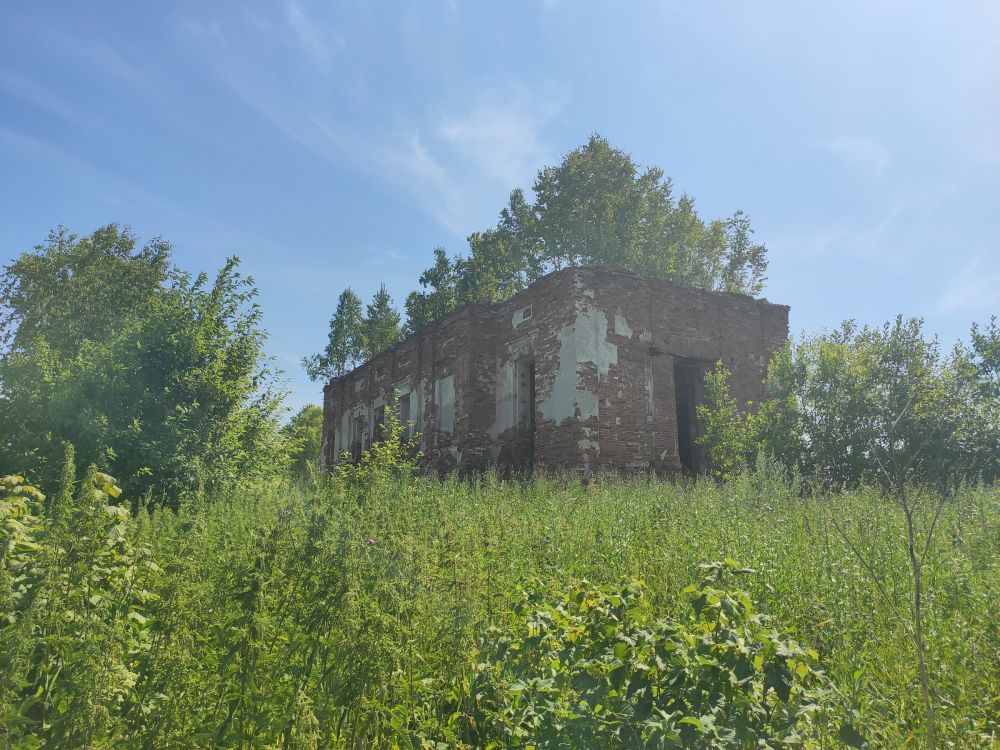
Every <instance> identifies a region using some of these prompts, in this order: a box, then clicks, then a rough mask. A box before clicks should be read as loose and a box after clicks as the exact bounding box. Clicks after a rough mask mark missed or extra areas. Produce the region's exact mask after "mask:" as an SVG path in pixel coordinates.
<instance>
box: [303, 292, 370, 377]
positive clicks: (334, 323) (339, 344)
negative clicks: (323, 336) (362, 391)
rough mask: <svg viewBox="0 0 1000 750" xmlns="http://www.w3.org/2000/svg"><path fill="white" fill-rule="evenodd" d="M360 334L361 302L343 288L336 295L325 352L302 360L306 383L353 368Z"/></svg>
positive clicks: (357, 358)
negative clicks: (335, 306)
mask: <svg viewBox="0 0 1000 750" xmlns="http://www.w3.org/2000/svg"><path fill="white" fill-rule="evenodd" d="M363 335H364V316H363V315H362V312H361V300H360V299H359V298H358V295H357V294H355V293H354V290H353V289H351V288H350V287H347V289H345V290H344V291H342V292H341V293H340V297H339V299H338V300H337V310H336V311H335V312H334V314H333V317H331V318H330V333H329V340H328V342H327V345H326V349H324V350H323V351H322V352H320V353H319V354H314V355H312V356H311V357H305V358H303V360H302V366H303V367H304V368H305V370H306V374H307V375H308V376H309V378H310V380H323V381H327V380H330V379H331V378H335V377H340V376H341V375H343V374H344V373H346V372H349V371H350V370H351V369H352V368H353V367H355V366H356V365H357V364H358V362H359V361H360V360H361V358H362V349H363Z"/></svg>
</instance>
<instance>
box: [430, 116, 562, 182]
mask: <svg viewBox="0 0 1000 750" xmlns="http://www.w3.org/2000/svg"><path fill="white" fill-rule="evenodd" d="M498 98H500V97H498ZM522 98H524V97H522ZM550 116H551V115H550V113H549V112H547V111H545V110H544V109H542V108H538V107H533V106H532V105H531V103H530V102H523V101H522V102H519V101H517V100H516V99H515V100H514V101H508V102H506V103H501V102H499V101H493V102H488V103H484V104H480V105H477V106H475V107H473V108H472V109H471V110H469V111H468V112H465V113H462V114H459V115H452V116H448V117H444V118H442V119H441V121H440V123H439V125H438V134H439V135H440V137H441V139H442V141H443V142H444V143H445V144H447V146H448V147H450V148H451V149H453V150H454V151H455V152H456V154H457V155H458V156H459V157H461V158H462V159H466V160H468V161H470V162H472V164H473V165H474V166H475V167H477V168H478V169H479V170H480V171H482V172H483V173H484V174H485V175H487V176H489V177H491V178H493V179H496V180H498V181H500V182H502V183H504V184H506V185H509V186H510V187H511V188H513V187H514V186H515V185H524V184H525V182H527V181H530V179H531V178H532V177H533V176H534V173H535V172H536V171H537V169H538V167H539V166H540V165H541V164H542V163H543V162H544V161H545V160H546V159H547V158H548V157H549V156H550V154H549V152H548V149H547V148H546V147H545V145H544V144H543V143H542V141H541V134H540V133H539V129H540V126H541V124H542V121H544V120H545V119H547V118H548V117H550Z"/></svg>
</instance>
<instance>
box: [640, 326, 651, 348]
mask: <svg viewBox="0 0 1000 750" xmlns="http://www.w3.org/2000/svg"><path fill="white" fill-rule="evenodd" d="M639 341H641V342H642V343H644V344H651V343H653V334H652V333H650V332H649V331H647V330H645V329H643V330H642V332H641V333H640V334H639Z"/></svg>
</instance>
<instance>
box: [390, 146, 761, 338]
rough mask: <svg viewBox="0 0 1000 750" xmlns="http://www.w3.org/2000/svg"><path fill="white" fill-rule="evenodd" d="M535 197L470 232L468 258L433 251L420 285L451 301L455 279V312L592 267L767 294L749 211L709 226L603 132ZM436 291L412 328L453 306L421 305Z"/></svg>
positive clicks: (551, 174)
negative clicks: (550, 276) (553, 275)
mask: <svg viewBox="0 0 1000 750" xmlns="http://www.w3.org/2000/svg"><path fill="white" fill-rule="evenodd" d="M533 191H534V195H535V200H534V202H530V201H529V200H527V198H526V197H525V194H524V192H523V191H522V190H520V189H516V190H514V191H513V192H511V194H510V199H509V201H508V204H507V206H506V207H505V208H504V209H503V210H502V211H501V213H500V219H499V221H498V223H497V225H496V227H494V228H492V229H487V230H485V231H482V232H474V233H472V234H471V235H469V238H468V243H469V252H468V255H467V256H465V257H456V258H455V259H454V260H452V261H447V259H446V257H445V256H444V252H443V251H440V252H438V251H435V265H434V266H433V267H432V268H430V269H428V270H427V271H426V272H425V274H424V276H422V277H421V284H423V285H424V286H425V287H426V286H428V285H429V284H428V283H427V282H425V278H426V279H428V280H430V279H436V278H442V277H444V278H447V279H448V280H449V284H447V285H442V287H441V288H442V289H447V290H448V296H447V299H448V301H449V304H451V300H452V297H451V296H450V295H451V285H450V279H451V278H452V272H453V273H454V275H455V276H457V280H456V282H455V291H454V304H455V305H458V304H464V303H467V302H496V301H500V300H504V299H507V298H509V297H510V296H512V295H513V294H515V293H517V292H518V291H520V290H522V289H524V288H525V287H526V286H527V285H528V284H530V283H531V282H533V281H534V280H536V279H537V278H539V277H540V276H542V275H544V274H546V273H548V272H550V271H552V270H555V269H559V268H564V267H566V266H577V265H586V266H609V267H613V268H624V269H628V270H631V271H634V272H636V273H639V274H642V275H646V276H653V277H657V278H663V279H670V280H672V281H675V282H677V283H679V284H684V285H687V286H694V287H699V288H703V289H715V290H723V291H730V292H740V293H744V294H751V295H756V294H759V293H760V292H761V290H762V289H763V288H764V280H765V276H764V274H765V272H766V270H767V258H766V255H767V248H766V247H765V246H764V245H763V244H760V243H755V242H754V241H753V229H752V228H751V226H750V220H749V218H748V217H747V216H746V214H744V213H743V212H742V211H737V212H735V213H734V214H733V215H732V216H731V217H730V218H729V219H726V220H713V221H710V222H705V221H704V220H702V219H701V217H700V216H699V215H698V213H697V211H696V210H695V204H694V200H693V199H692V198H691V197H690V196H687V195H681V196H680V197H679V198H675V197H674V193H673V184H672V183H671V181H670V179H669V178H667V177H666V176H665V175H664V173H663V170H661V169H659V168H658V167H648V168H645V169H640V167H639V166H637V165H636V163H635V162H634V161H633V160H632V157H631V156H629V155H628V154H627V153H625V152H624V151H621V150H619V149H615V148H612V147H611V146H610V145H609V144H608V142H607V141H606V140H605V139H604V138H601V137H600V136H599V135H596V134H595V135H593V136H591V137H590V139H589V140H588V142H587V143H586V144H584V145H583V146H581V147H580V148H577V149H574V150H573V151H570V152H569V153H568V154H566V156H565V157H564V158H563V160H562V162H561V163H560V164H558V165H556V166H549V167H545V168H543V169H542V170H540V171H539V172H538V175H537V177H536V179H535V182H534V185H533ZM445 262H447V265H444V264H445ZM443 270H447V274H443V273H442V271H443ZM431 285H432V286H433V284H431ZM437 288H438V287H437V286H434V289H435V292H436V290H437ZM435 292H431V293H430V294H428V293H416V292H415V293H414V294H413V295H411V297H410V298H411V299H412V300H413V305H412V306H411V304H410V303H409V300H408V304H407V312H408V313H410V314H411V315H412V322H411V324H410V326H409V327H410V329H411V330H415V329H417V328H420V327H421V326H423V325H426V324H427V323H428V322H430V320H431V319H432V318H430V316H431V315H433V316H435V317H440V315H441V314H443V312H441V311H442V310H444V311H447V309H450V307H447V305H440V304H438V305H421V304H420V303H422V302H424V301H428V300H429V299H430V298H433V297H434V294H435ZM411 308H412V309H411ZM446 308H447V309H446Z"/></svg>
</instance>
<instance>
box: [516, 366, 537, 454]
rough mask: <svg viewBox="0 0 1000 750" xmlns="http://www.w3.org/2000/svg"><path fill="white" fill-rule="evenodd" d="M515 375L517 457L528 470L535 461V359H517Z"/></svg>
mask: <svg viewBox="0 0 1000 750" xmlns="http://www.w3.org/2000/svg"><path fill="white" fill-rule="evenodd" d="M516 377H517V383H516V385H517V402H516V408H517V427H518V430H517V432H518V453H519V454H520V456H519V457H518V458H519V461H520V462H522V464H523V465H524V466H525V468H526V469H528V470H529V471H530V470H531V468H532V465H533V464H534V461H535V360H533V359H522V360H520V361H518V363H517V374H516Z"/></svg>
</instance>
